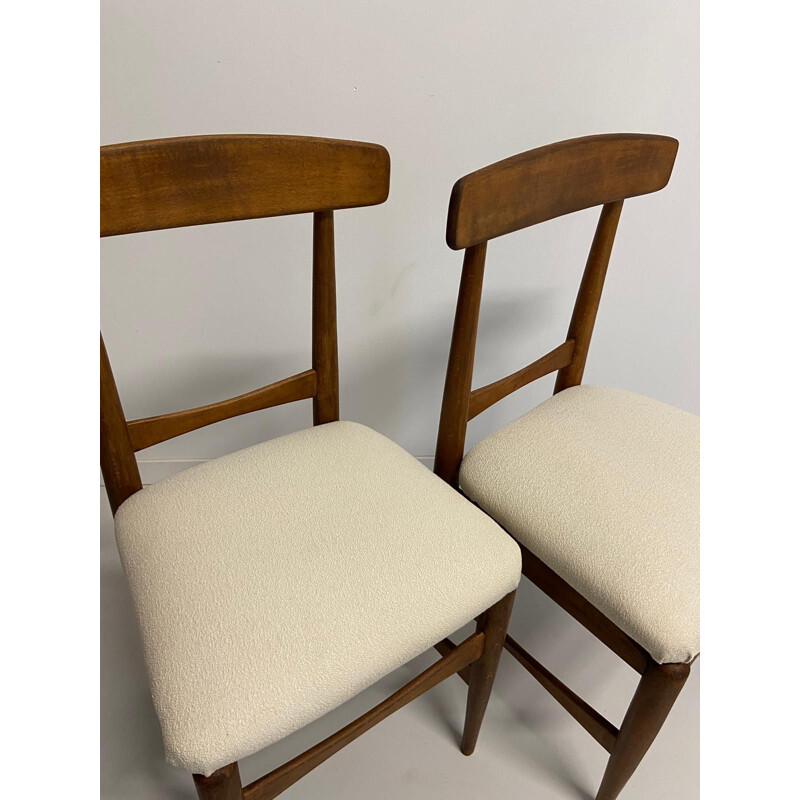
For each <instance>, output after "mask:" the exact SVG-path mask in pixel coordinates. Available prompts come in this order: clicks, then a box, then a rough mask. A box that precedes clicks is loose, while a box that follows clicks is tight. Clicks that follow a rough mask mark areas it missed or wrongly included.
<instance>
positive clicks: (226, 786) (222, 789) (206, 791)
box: [192, 762, 242, 800]
mask: <svg viewBox="0 0 800 800" xmlns="http://www.w3.org/2000/svg"><path fill="white" fill-rule="evenodd" d="M192 778H194V786H195V789H196V790H197V796H198V798H199V800H242V779H241V778H240V777H239V764H238V763H237V762H234V763H233V764H228V765H227V766H225V767H221V768H220V769H218V770H217V771H216V772H212V773H211V775H209V776H208V777H206V776H205V775H192Z"/></svg>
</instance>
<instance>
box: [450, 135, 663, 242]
mask: <svg viewBox="0 0 800 800" xmlns="http://www.w3.org/2000/svg"><path fill="white" fill-rule="evenodd" d="M677 152H678V142H677V141H676V140H675V139H672V138H670V137H669V136H652V135H648V134H641V133H613V134H605V135H601V136H584V137H581V138H579V139H568V140H567V141H564V142H557V143H556V144H551V145H547V146H546V147H538V148H536V149H535V150H529V151H528V152H526V153H520V154H519V155H516V156H512V157H511V158H506V159H504V160H503V161H498V162H497V163H496V164H491V165H490V166H488V167H484V168H483V169H479V170H477V171H476V172H472V173H470V174H469V175H465V176H464V177H463V178H461V179H460V180H459V181H457V182H456V184H455V186H454V187H453V191H452V193H451V195H450V211H449V214H448V217H447V244H448V245H449V246H450V247H451V248H453V250H461V249H463V248H465V247H470V246H471V245H473V244H477V243H478V242H485V241H487V240H488V239H494V238H496V237H497V236H503V235H504V234H506V233H512V232H513V231H518V230H521V229H522V228H527V227H528V226H530V225H535V224H536V223H538V222H544V221H545V220H548V219H554V218H555V217H560V216H563V215H564V214H571V213H572V212H574V211H581V210H582V209H584V208H591V207H592V206H600V205H604V204H606V203H611V202H614V201H615V200H624V199H625V198H627V197H636V196H637V195H642V194H648V193H650V192H657V191H658V190H659V189H663V188H664V187H665V186H666V185H667V183H668V182H669V178H670V175H671V173H672V165H673V163H674V161H675V155H676V153H677Z"/></svg>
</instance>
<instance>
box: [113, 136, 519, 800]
mask: <svg viewBox="0 0 800 800" xmlns="http://www.w3.org/2000/svg"><path fill="white" fill-rule="evenodd" d="M100 164H101V194H102V196H101V222H100V228H101V235H102V236H116V235H120V234H130V233H137V232H142V231H152V230H158V229H163V228H175V227H181V226H187V225H200V224H205V223H211V222H223V221H231V220H241V219H252V218H257V217H269V216H275V215H282V214H300V213H306V212H309V213H311V212H313V215H314V216H313V231H314V246H313V299H312V351H311V362H312V364H311V369H308V370H306V371H304V372H301V373H300V374H298V375H294V376H293V377H290V378H287V379H285V380H281V381H278V382H277V383H273V384H270V385H269V386H266V387H264V388H261V389H256V390H254V391H252V392H249V393H248V394H245V395H241V396H239V397H234V398H232V399H229V400H224V401H222V402H219V403H216V404H213V405H208V406H203V407H200V408H193V409H190V410H188V411H178V412H174V413H169V414H164V415H162V416H157V417H151V418H148V419H138V420H133V421H126V419H125V416H124V414H123V410H122V406H121V405H120V400H119V396H118V394H117V389H116V386H115V383H114V377H113V375H112V372H111V367H110V364H109V360H108V357H107V355H106V350H105V347H104V346H103V343H102V337H101V348H100V404H101V419H100V439H101V445H100V447H101V456H100V457H101V464H102V469H103V475H104V477H105V485H106V489H107V492H108V498H109V501H110V503H111V508H112V510H113V511H114V513H115V527H116V534H117V543H118V546H119V550H120V555H121V558H122V562H123V567H124V569H125V574H126V577H127V579H128V583H129V585H130V588H131V591H132V595H133V600H134V605H135V608H136V613H137V617H138V620H139V626H140V630H141V635H142V642H143V646H144V653H145V659H146V662H147V668H148V672H149V677H150V681H151V688H152V694H153V700H154V705H155V709H156V712H157V714H158V717H159V720H160V723H161V727H162V732H163V735H164V743H165V749H166V756H167V759H168V761H170V762H171V763H173V764H176V765H178V766H182V767H184V768H186V769H188V770H190V771H191V772H193V773H194V781H195V784H196V788H197V792H198V795H199V796H200V797H201V798H208V800H211V799H212V798H213V800H234V799H240V798H247V800H266V799H267V798H272V797H275V796H277V795H278V794H280V793H281V792H282V791H283V790H284V789H286V788H287V787H289V786H291V785H292V784H293V783H294V782H295V781H297V780H298V779H299V778H300V777H302V776H303V775H304V774H306V773H307V772H309V771H310V770H312V769H313V768H314V767H316V766H317V765H319V764H320V763H322V762H323V761H324V760H325V759H327V758H328V757H329V756H331V755H332V754H333V753H335V752H336V751H337V750H339V749H341V748H342V747H344V746H345V745H346V744H348V743H349V742H351V741H352V740H353V739H355V738H356V737H357V736H360V735H361V734H362V733H364V732H365V731H367V730H369V729H370V728H371V727H372V726H373V725H375V724H376V723H378V722H379V721H381V720H382V719H384V718H385V717H387V716H388V715H389V714H391V713H393V712H394V711H396V710H397V709H399V708H401V707H402V706H403V705H405V704H406V703H408V702H410V701H411V700H413V699H414V698H415V697H418V696H419V695H421V694H422V693H423V692H425V691H427V690H428V689H430V688H432V687H433V686H435V685H436V684H438V683H439V682H440V681H442V680H444V679H445V678H446V677H448V676H449V675H452V674H453V673H455V672H459V671H461V672H464V671H465V670H467V669H469V677H470V688H469V693H468V699H467V712H466V722H465V726H464V735H463V739H462V744H461V748H462V751H463V752H464V753H465V754H470V753H471V752H472V750H473V749H474V747H475V743H476V740H477V736H478V731H479V729H480V725H481V720H482V718H483V714H484V710H485V708H486V703H487V701H488V698H489V693H490V691H491V687H492V682H493V680H494V673H495V668H496V665H497V661H498V659H499V657H500V654H501V652H502V645H503V641H504V637H505V630H506V624H507V621H508V616H509V614H510V612H511V606H512V602H513V596H514V590H515V589H516V586H517V583H518V581H519V572H520V554H519V548H518V547H517V545H516V544H515V543H514V541H513V540H512V539H511V538H510V537H509V536H507V535H506V534H505V533H504V532H503V531H502V530H501V529H500V527H499V526H498V525H497V524H496V523H495V522H493V521H492V520H491V519H489V518H488V517H487V516H486V515H485V514H483V512H481V511H479V510H478V509H477V508H475V507H474V506H473V505H472V504H471V503H469V502H468V501H467V500H465V499H464V498H463V497H461V496H460V495H459V494H458V493H457V492H454V491H453V490H452V489H451V488H450V487H449V486H447V485H445V484H444V483H443V482H442V481H441V480H439V478H437V477H436V476H434V475H433V473H431V472H429V471H428V470H427V469H425V468H424V467H423V466H422V465H421V464H420V463H419V462H418V461H416V459H414V458H412V457H411V456H410V455H409V454H408V453H406V452H405V451H403V450H402V449H401V448H399V447H398V446H397V445H395V444H393V443H392V442H390V441H389V440H388V439H386V438H384V437H383V436H381V435H380V434H378V433H376V432H374V431H372V430H370V429H368V428H365V427H363V426H361V425H357V424H354V423H350V422H339V421H338V420H339V399H338V357H337V337H336V297H335V282H334V247H333V211H334V209H343V208H352V207H356V206H368V205H374V204H377V203H383V202H384V200H386V197H387V195H388V191H389V156H388V153H387V152H386V150H384V148H382V147H380V146H378V145H375V144H364V143H361V142H348V141H335V140H330V139H315V138H304V137H293V136H198V137H190V138H178V139H163V140H155V141H145V142H133V143H128V144H117V145H111V146H108V147H103V148H101V154H100ZM303 399H311V400H312V402H313V422H314V426H315V427H312V428H309V429H306V430H303V431H299V432H297V433H294V434H290V435H289V436H283V437H280V438H278V439H274V440H272V441H269V442H266V443H263V444H259V445H256V446H255V447H251V448H248V449H245V450H242V451H239V452H237V453H233V454H231V455H228V456H225V457H223V458H218V459H215V460H213V461H209V462H206V463H204V464H201V465H199V466H197V467H194V468H192V469H189V470H186V471H185V472H181V473H179V474H178V475H175V476H172V477H170V478H167V479H166V480H163V481H160V482H159V483H156V484H153V485H151V486H148V487H145V488H142V482H141V479H140V477H139V472H138V469H137V464H136V459H135V457H134V453H135V452H136V451H137V450H141V449H143V448H146V447H149V446H151V445H154V444H156V443H158V442H162V441H164V440H166V439H170V438H172V437H174V436H178V435H180V434H182V433H186V432H188V431H191V430H194V429H196V428H200V427H202V426H204V425H209V424H210V423H212V422H217V421H219V420H223V419H227V418H229V417H233V416H236V415H238V414H244V413H247V412H250V411H257V410H259V409H265V408H268V407H270V406H275V405H279V404H281V403H288V402H291V401H294V400H303ZM476 615H478V626H477V632H476V633H475V634H474V635H472V636H470V637H469V638H468V639H467V640H466V641H464V642H463V643H462V644H461V645H460V646H459V647H457V648H455V649H454V650H453V651H452V652H451V653H449V654H448V655H447V656H445V657H444V658H442V659H441V660H439V661H438V662H437V663H436V664H434V665H433V666H432V667H430V668H429V669H427V670H425V671H424V672H423V673H422V674H421V675H419V676H418V677H416V678H415V679H414V680H412V681H411V682H410V683H409V684H407V685H406V686H404V687H403V688H402V689H400V690H399V691H397V692H396V693H395V694H393V695H392V696H391V697H390V698H388V699H387V700H385V701H384V702H382V703H380V704H379V705H378V706H376V707H375V708H373V709H372V710H371V711H369V712H368V713H366V714H364V715H363V716H361V717H360V718H359V719H357V720H355V721H354V722H352V723H351V724H349V725H347V726H346V727H345V728H343V729H342V730H340V731H339V732H337V733H335V734H334V735H332V736H330V737H329V738H327V739H325V740H324V741H322V742H321V743H320V744H318V745H316V746H315V747H313V748H311V749H310V750H308V751H307V752H305V753H303V754H302V755H300V756H298V757H297V758H294V759H292V760H291V761H289V762H288V763H286V764H284V765H283V766H281V767H280V768H278V769H276V770H274V771H273V772H271V773H269V774H268V775H266V776H265V777H263V778H261V779H260V780H256V781H255V782H253V783H251V784H249V785H248V786H245V787H244V788H242V785H241V781H240V778H239V770H238V765H237V762H238V760H239V759H241V758H243V757H244V756H246V755H249V754H250V753H253V752H255V751H257V750H259V749H261V748H263V747H266V746H267V745H269V744H271V743H273V742H275V741H277V740H278V739H281V738H283V737H284V736H286V735H287V734H289V733H291V732H292V731H294V730H296V729H298V728H300V727H302V726H303V725H305V724H307V723H309V722H311V721H312V720H314V719H316V718H318V717H320V716H322V715H323V714H325V713H326V712H327V711H329V710H331V709H332V708H334V707H336V706H338V705H340V704H341V703H343V702H344V701H346V700H347V699H349V698H350V697H352V696H354V695H355V694H357V693H358V692H359V691H361V690H362V689H364V688H366V687H367V686H369V685H370V684H372V683H374V682H375V681H376V680H378V679H379V678H380V677H382V676H383V675H385V674H387V673H389V672H391V671H392V670H394V669H395V668H397V667H400V666H401V665H403V664H405V663H407V662H408V661H409V660H411V659H412V658H414V657H415V656H417V655H418V654H420V653H422V652H423V651H425V650H426V649H428V648H430V647H431V646H432V645H433V644H434V643H435V642H437V641H439V640H440V639H442V637H443V636H446V635H447V634H448V632H452V631H454V630H457V629H458V628H459V627H460V626H462V625H464V624H465V623H466V622H468V621H470V620H472V619H473V618H474V617H475V616H476ZM470 665H471V666H470Z"/></svg>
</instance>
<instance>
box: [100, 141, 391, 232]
mask: <svg viewBox="0 0 800 800" xmlns="http://www.w3.org/2000/svg"><path fill="white" fill-rule="evenodd" d="M100 181H101V185H102V187H103V191H102V195H101V202H100V235H101V236H117V235H119V234H125V233H138V232H141V231H152V230H162V229H164V228H179V227H185V226H188V225H205V224H207V223H211V222H229V221H232V220H241V219H257V218H259V217H274V216H279V215H283V214H302V213H306V212H313V211H329V210H334V209H337V208H354V207H357V206H370V205H375V204H378V203H383V202H384V201H385V200H386V198H387V196H388V193H389V154H388V153H387V152H386V150H385V148H383V147H381V146H380V145H378V144H370V143H366V142H350V141H342V140H336V139H320V138H313V137H307V136H270V135H250V134H234V135H219V136H186V137H177V138H173V139H152V140H148V141H142V142H126V143H123V144H112V145H107V146H106V147H102V148H100Z"/></svg>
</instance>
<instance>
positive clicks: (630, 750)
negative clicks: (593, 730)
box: [596, 662, 690, 800]
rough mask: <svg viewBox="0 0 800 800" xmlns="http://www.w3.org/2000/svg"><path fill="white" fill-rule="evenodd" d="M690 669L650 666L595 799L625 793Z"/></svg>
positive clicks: (613, 796)
mask: <svg viewBox="0 0 800 800" xmlns="http://www.w3.org/2000/svg"><path fill="white" fill-rule="evenodd" d="M689 669H690V667H689V665H688V664H656V663H655V662H651V663H650V664H649V665H648V667H647V669H646V670H645V673H644V675H642V678H641V680H640V681H639V686H638V688H637V689H636V694H634V696H633V700H632V701H631V704H630V706H628V710H627V712H626V713H625V719H624V720H623V721H622V727H621V728H620V729H619V735H618V736H617V741H616V743H615V744H614V747H613V749H612V751H611V757H610V758H609V759H608V765H607V766H606V771H605V774H604V775H603V782H602V783H601V784H600V790H599V791H598V793H597V799H596V800H615V798H616V797H617V796H618V795H619V793H620V792H621V791H622V790H623V788H624V787H625V784H626V783H627V782H628V780H629V779H630V777H631V775H633V773H634V772H635V770H636V767H638V766H639V762H640V761H641V760H642V758H643V757H644V754H645V753H646V752H647V751H648V749H649V748H650V745H651V744H652V743H653V740H654V739H655V738H656V735H657V734H658V732H659V731H660V730H661V726H662V725H663V724H664V720H666V718H667V715H668V714H669V712H670V710H671V709H672V706H673V704H674V703H675V701H676V700H677V699H678V695H679V694H680V692H681V689H682V688H683V685H684V683H686V679H687V678H688V677H689Z"/></svg>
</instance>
